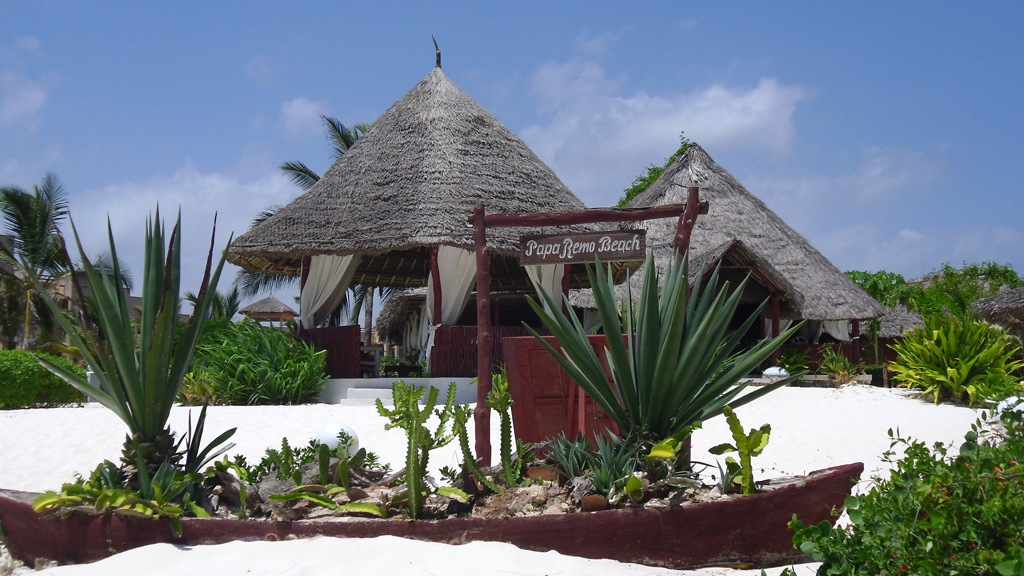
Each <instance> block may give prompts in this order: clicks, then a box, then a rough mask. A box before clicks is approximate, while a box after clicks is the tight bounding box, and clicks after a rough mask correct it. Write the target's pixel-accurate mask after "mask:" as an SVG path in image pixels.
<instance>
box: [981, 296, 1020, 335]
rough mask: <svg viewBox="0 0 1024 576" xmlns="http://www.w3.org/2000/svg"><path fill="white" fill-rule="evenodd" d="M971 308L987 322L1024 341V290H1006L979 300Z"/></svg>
mask: <svg viewBox="0 0 1024 576" xmlns="http://www.w3.org/2000/svg"><path fill="white" fill-rule="evenodd" d="M971 308H972V309H973V310H974V311H975V312H977V313H978V315H979V316H981V317H982V318H984V319H985V320H986V321H987V322H991V323H992V324H998V325H999V326H1001V327H1002V328H1003V329H1004V330H1006V331H1007V332H1009V333H1011V334H1014V335H1016V336H1017V337H1019V338H1021V339H1024V288H1015V289H1013V290H1004V291H1002V292H1000V293H998V294H996V295H995V296H989V297H988V298H979V299H978V300H975V301H974V302H972V303H971Z"/></svg>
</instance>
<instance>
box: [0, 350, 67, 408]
mask: <svg viewBox="0 0 1024 576" xmlns="http://www.w3.org/2000/svg"><path fill="white" fill-rule="evenodd" d="M37 357H41V358H45V359H46V361H47V362H50V363H51V364H56V365H58V366H62V367H63V368H64V369H65V370H68V371H71V372H74V373H76V374H78V375H79V376H81V377H82V378H85V369H84V368H82V367H81V366H78V365H76V364H74V363H73V362H70V361H68V360H65V359H64V358H61V357H59V356H54V355H51V354H46V353H42V352H40V353H36V354H33V353H31V352H26V351H24V350H0V409H9V408H26V407H33V406H54V405H60V404H71V403H75V402H81V401H83V400H84V399H85V397H84V396H83V395H82V393H81V392H79V391H78V390H76V389H74V388H73V387H71V386H70V385H69V384H68V383H67V382H65V381H64V380H61V379H60V378H58V377H57V376H56V375H55V374H53V373H52V372H50V371H49V370H47V369H46V368H43V367H42V366H41V365H40V364H39V362H38V361H37V360H36V358H37Z"/></svg>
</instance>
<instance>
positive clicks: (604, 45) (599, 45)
mask: <svg viewBox="0 0 1024 576" xmlns="http://www.w3.org/2000/svg"><path fill="white" fill-rule="evenodd" d="M621 37H622V34H616V33H614V32H602V33H601V34H598V35H597V36H591V35H589V34H580V35H579V36H578V37H577V38H576V47H577V48H578V49H579V50H580V52H583V53H584V54H604V52H605V50H607V49H608V46H609V45H610V44H612V43H614V42H616V41H618V39H619V38H621Z"/></svg>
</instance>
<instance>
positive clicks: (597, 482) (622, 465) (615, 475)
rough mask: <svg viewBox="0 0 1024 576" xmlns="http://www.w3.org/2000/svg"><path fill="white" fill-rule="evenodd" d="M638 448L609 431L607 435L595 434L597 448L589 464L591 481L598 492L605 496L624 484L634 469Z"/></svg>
mask: <svg viewBox="0 0 1024 576" xmlns="http://www.w3.org/2000/svg"><path fill="white" fill-rule="evenodd" d="M638 448H639V447H638V446H637V444H636V443H634V442H629V441H627V440H623V439H621V438H619V437H618V436H616V435H615V434H612V433H611V432H609V433H608V436H607V437H605V436H604V435H601V434H598V435H597V450H595V451H594V453H593V456H592V457H591V458H590V465H591V469H592V472H593V476H592V477H591V481H592V483H593V484H594V490H596V491H597V493H598V494H600V495H602V496H606V497H607V496H608V495H609V494H610V493H611V492H612V491H613V490H615V489H616V488H619V489H621V488H622V487H623V486H624V485H625V483H626V480H627V479H628V478H629V477H630V476H632V475H633V473H634V472H635V471H636V467H637V451H638Z"/></svg>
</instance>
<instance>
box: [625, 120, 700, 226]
mask: <svg viewBox="0 0 1024 576" xmlns="http://www.w3.org/2000/svg"><path fill="white" fill-rule="evenodd" d="M689 147H690V139H689V138H687V137H686V136H685V135H684V134H683V132H680V133H679V148H677V149H676V151H675V153H673V154H672V155H671V156H669V157H668V158H666V159H665V163H664V164H662V165H661V166H658V165H656V164H651V165H650V166H648V167H647V168H644V171H643V172H641V173H640V174H639V175H638V176H637V177H636V178H634V179H633V183H632V184H630V185H629V187H628V188H626V189H625V191H623V193H622V198H619V202H618V204H616V206H618V207H619V208H624V207H626V206H627V205H628V204H629V203H630V202H631V201H632V200H633V198H636V196H637V194H639V193H641V192H643V191H644V190H647V189H648V188H650V186H651V184H654V183H655V182H656V181H657V180H658V178H661V175H662V174H663V173H664V172H665V170H667V169H668V167H669V166H671V165H672V163H673V162H675V161H676V160H678V159H679V157H680V156H682V155H683V153H684V152H686V149H687V148H689Z"/></svg>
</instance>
